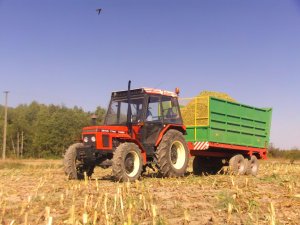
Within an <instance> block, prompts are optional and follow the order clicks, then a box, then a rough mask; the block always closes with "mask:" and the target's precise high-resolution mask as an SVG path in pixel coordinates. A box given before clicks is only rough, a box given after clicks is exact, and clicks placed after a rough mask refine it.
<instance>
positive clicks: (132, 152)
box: [112, 142, 143, 182]
mask: <svg viewBox="0 0 300 225" xmlns="http://www.w3.org/2000/svg"><path fill="white" fill-rule="evenodd" d="M142 170H143V161H142V155H141V151H140V149H139V147H138V146H137V145H136V144H134V143H128V142H126V143H122V144H120V145H119V146H118V147H117V149H116V150H115V152H114V156H113V160H112V173H113V176H114V178H115V180H116V181H125V182H126V181H135V180H136V179H138V178H139V177H140V175H141V173H142Z"/></svg>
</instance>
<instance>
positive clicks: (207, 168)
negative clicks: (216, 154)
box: [193, 156, 223, 175]
mask: <svg viewBox="0 0 300 225" xmlns="http://www.w3.org/2000/svg"><path fill="white" fill-rule="evenodd" d="M222 167H223V162H222V159H219V158H206V157H201V156H195V158H194V160H193V173H194V174H195V175H202V174H216V173H218V172H219V171H220V170H221V169H222Z"/></svg>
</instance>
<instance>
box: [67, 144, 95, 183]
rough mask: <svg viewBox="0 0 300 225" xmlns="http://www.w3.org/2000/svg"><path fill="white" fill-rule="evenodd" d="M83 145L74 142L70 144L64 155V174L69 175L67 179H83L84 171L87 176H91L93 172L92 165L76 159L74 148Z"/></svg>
mask: <svg viewBox="0 0 300 225" xmlns="http://www.w3.org/2000/svg"><path fill="white" fill-rule="evenodd" d="M81 147H83V144H82V143H75V144H73V145H71V146H70V147H69V148H68V149H67V151H66V153H65V155H64V161H63V162H64V170H65V174H66V175H67V176H68V177H69V179H79V180H81V179H83V178H84V172H86V175H87V176H88V177H90V176H92V174H93V172H94V167H95V166H93V165H85V164H83V163H82V162H80V161H78V160H77V158H76V150H77V148H81Z"/></svg>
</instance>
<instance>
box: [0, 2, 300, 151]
mask: <svg viewBox="0 0 300 225" xmlns="http://www.w3.org/2000/svg"><path fill="white" fill-rule="evenodd" d="M99 7H100V8H102V9H103V10H102V12H101V14H100V15H99V16H98V15H97V13H96V8H99ZM129 79H131V80H132V84H133V87H141V86H143V87H144V86H145V87H156V88H161V89H167V90H174V88H175V87H180V89H181V96H182V97H193V96H195V95H197V94H198V93H199V92H200V91H203V90H212V91H221V92H226V93H228V94H230V95H231V96H232V97H234V98H235V99H237V100H238V101H240V102H242V103H246V104H249V105H254V106H258V107H272V108H273V120H272V132H271V141H272V142H273V143H274V144H275V145H276V146H278V147H281V148H293V147H300V143H299V142H300V132H299V127H300V119H299V117H300V116H299V112H300V101H299V100H300V97H299V89H300V0H252V1H245V0H190V1H188V0H181V1H179V0H106V1H105V0H97V1H96V0H94V1H92V0H90V1H88V0H51V1H50V0H43V1H42V0H0V91H2V90H3V91H4V90H9V91H10V92H11V93H10V94H9V105H10V106H17V105H18V104H20V103H30V102H31V101H33V100H36V101H38V102H40V103H45V104H50V103H53V104H64V105H66V106H69V107H72V106H74V105H77V106H80V107H82V108H83V109H84V110H89V111H93V110H94V109H95V108H96V107H97V106H98V105H101V106H102V107H106V105H107V103H108V100H109V97H110V92H111V91H113V90H119V89H125V88H126V86H127V81H128V80H129ZM2 99H3V100H2V101H4V95H3V97H2Z"/></svg>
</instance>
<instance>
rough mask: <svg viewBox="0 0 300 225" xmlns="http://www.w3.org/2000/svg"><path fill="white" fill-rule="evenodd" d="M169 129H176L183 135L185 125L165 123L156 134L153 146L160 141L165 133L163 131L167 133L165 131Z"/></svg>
mask: <svg viewBox="0 0 300 225" xmlns="http://www.w3.org/2000/svg"><path fill="white" fill-rule="evenodd" d="M170 129H174V130H178V131H179V132H181V133H182V134H183V135H185V134H186V127H185V126H183V125H174V124H168V125H165V127H164V128H163V129H162V130H161V132H160V133H159V135H158V138H157V140H156V143H155V147H157V146H158V145H159V143H160V142H161V140H162V138H163V136H164V135H165V133H167V131H168V130H170Z"/></svg>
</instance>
